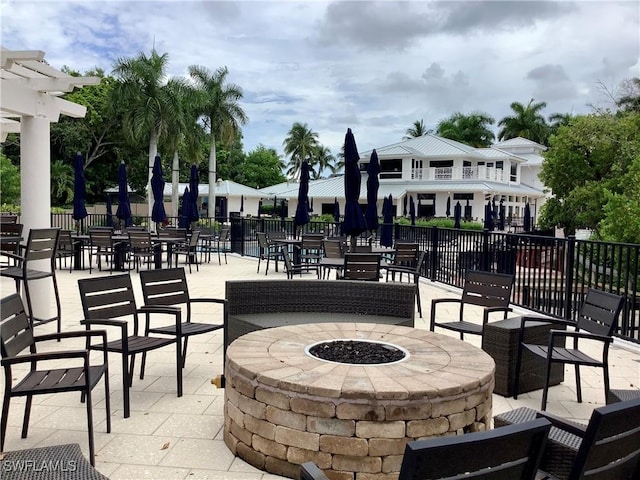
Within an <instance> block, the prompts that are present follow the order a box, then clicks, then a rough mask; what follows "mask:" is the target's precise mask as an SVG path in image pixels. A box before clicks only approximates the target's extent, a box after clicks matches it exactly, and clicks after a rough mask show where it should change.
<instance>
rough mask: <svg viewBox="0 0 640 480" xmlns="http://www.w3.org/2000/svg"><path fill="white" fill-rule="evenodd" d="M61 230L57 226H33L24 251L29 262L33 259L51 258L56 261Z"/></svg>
mask: <svg viewBox="0 0 640 480" xmlns="http://www.w3.org/2000/svg"><path fill="white" fill-rule="evenodd" d="M59 235H60V230H59V229H57V228H37V229H34V228H32V229H31V230H30V231H29V239H28V240H27V246H26V248H25V251H24V259H25V260H26V261H27V262H30V261H33V260H50V261H51V263H53V262H54V260H55V256H56V249H57V247H58V237H59Z"/></svg>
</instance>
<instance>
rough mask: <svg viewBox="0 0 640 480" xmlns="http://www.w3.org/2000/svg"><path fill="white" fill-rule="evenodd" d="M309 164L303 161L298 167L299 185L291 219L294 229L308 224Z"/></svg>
mask: <svg viewBox="0 0 640 480" xmlns="http://www.w3.org/2000/svg"><path fill="white" fill-rule="evenodd" d="M308 199H309V163H308V162H307V161H306V160H305V161H304V162H302V165H301V166H300V184H299V185H298V206H297V207H296V216H295V217H294V218H293V225H294V228H298V227H302V226H303V225H306V224H307V223H309V204H308V201H309V200H308Z"/></svg>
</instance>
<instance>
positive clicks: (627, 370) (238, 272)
mask: <svg viewBox="0 0 640 480" xmlns="http://www.w3.org/2000/svg"><path fill="white" fill-rule="evenodd" d="M272 260H273V258H272ZM257 263H258V259H257V258H250V257H241V256H239V255H237V254H231V253H230V254H229V255H228V263H227V264H225V262H214V261H212V262H210V263H207V262H204V263H201V264H200V265H199V272H196V269H194V272H193V274H192V275H186V281H187V283H188V286H189V296H190V297H191V298H198V297H206V298H212V297H213V298H225V287H226V281H228V280H245V281H246V280H262V281H271V280H275V281H280V282H285V281H286V282H291V283H292V285H293V283H294V282H298V281H300V280H299V279H300V278H301V277H300V276H299V275H295V276H294V277H293V279H292V280H287V273H286V272H285V269H280V270H279V271H278V272H276V271H275V269H270V270H269V274H268V276H265V273H264V269H263V271H262V272H257ZM180 266H181V267H182V262H181V265H180ZM185 267H186V268H188V266H186V265H185ZM141 271H142V273H144V272H145V270H144V269H141ZM130 275H131V283H132V285H133V289H134V294H135V298H136V303H137V305H143V304H144V302H143V293H142V288H141V282H140V274H139V273H136V272H135V270H133V271H130ZM56 276H57V280H58V286H59V291H60V300H61V305H62V331H63V332H64V331H68V330H81V329H83V328H84V327H83V326H81V324H80V321H81V320H82V319H83V317H84V314H83V309H82V304H81V302H80V293H79V289H78V280H80V279H87V278H97V277H99V276H105V277H109V276H110V273H109V271H108V269H103V271H102V272H99V271H97V270H94V271H93V272H92V273H90V272H89V271H88V270H72V271H71V272H69V270H68V269H61V270H58V271H57V272H56ZM111 276H112V277H113V276H115V275H114V274H111ZM316 278H317V276H316V274H315V273H311V274H302V279H303V281H308V280H311V279H313V280H315V279H316ZM380 281H381V282H383V281H384V279H381V280H380ZM14 292H15V285H14V281H13V279H10V278H1V279H0V295H1V296H2V297H5V296H8V295H10V294H12V293H14ZM292 292H293V289H292ZM302 294H303V293H302ZM419 295H420V300H421V303H422V305H424V307H425V308H426V309H429V308H430V307H429V306H430V304H431V301H432V300H434V299H441V298H460V295H461V290H459V289H458V290H456V289H453V288H451V287H446V286H444V285H441V284H435V283H433V282H430V281H428V280H426V279H424V278H422V279H420V291H419ZM51 298H52V301H51V307H50V308H51V313H52V314H53V313H54V312H55V302H54V301H53V295H52V292H51ZM222 310H223V307H222V305H213V306H211V305H198V304H194V305H193V311H192V312H191V314H192V316H193V319H194V321H199V320H198V316H199V315H202V314H204V313H205V312H207V313H208V314H210V313H211V312H214V313H213V314H214V316H215V317H217V318H219V319H220V320H221V319H222V318H223V311H222ZM416 313H417V311H416ZM527 313H528V312H527V311H525V310H522V309H519V308H517V307H514V308H513V313H512V314H510V316H521V315H524V314H527ZM458 315H459V309H458V308H457V305H455V304H451V307H450V308H449V306H448V305H447V304H441V305H440V306H439V308H438V319H439V320H445V321H446V320H450V321H458V320H459V316H458ZM464 315H465V318H467V319H469V320H471V321H474V322H476V323H481V322H482V315H483V309H482V308H481V307H476V306H474V305H469V306H468V307H465V310H464ZM425 317H426V316H425ZM183 319H184V318H183ZM414 321H415V328H418V329H421V330H425V331H427V330H429V321H430V319H429V318H420V317H419V316H418V315H417V314H416V315H415V319H414ZM55 330H56V325H55V322H51V323H48V324H44V325H38V326H36V327H35V333H36V334H38V335H39V334H48V333H53V332H55ZM439 333H441V334H445V335H450V336H452V337H454V338H459V334H458V332H455V331H445V330H444V329H440V331H439ZM76 342H77V343H76V346H77V347H79V348H83V345H84V340H82V339H78V340H76ZM465 342H468V343H470V344H472V345H475V346H478V347H480V345H481V342H482V338H481V336H479V335H469V336H468V338H467V336H465ZM72 343H73V340H72ZM623 347H624V348H623ZM68 348H69V347H68V344H67V343H65V345H64V346H60V345H59V344H58V343H57V342H55V341H52V342H46V343H45V344H43V345H41V346H40V347H39V351H57V350H63V349H68ZM175 348H176V347H175V346H174V345H168V346H166V347H164V348H161V349H158V350H153V351H149V352H148V353H147V358H146V369H145V376H144V379H140V378H139V365H137V366H136V369H135V372H134V373H133V375H134V379H133V382H132V385H131V387H130V389H129V393H130V396H131V403H130V409H131V411H130V417H129V418H124V411H123V409H124V407H123V405H124V402H123V396H124V392H123V387H122V383H123V382H122V377H121V375H122V373H121V372H122V366H121V356H120V355H117V354H114V355H111V354H110V356H109V364H110V368H109V371H110V380H111V382H110V387H111V433H106V430H107V428H106V424H105V419H104V416H103V415H102V412H103V411H104V408H105V398H104V393H103V392H104V389H103V388H102V386H98V388H96V389H95V390H94V391H93V398H92V402H93V409H94V412H95V413H96V415H94V425H93V426H94V437H95V465H96V469H97V470H98V471H99V472H100V473H101V474H103V475H105V476H106V477H108V478H111V479H112V480H117V479H133V478H135V479H143V478H154V479H156V478H167V479H185V480H186V479H201V478H210V479H211V478H213V479H216V478H217V479H222V478H224V479H229V480H234V479H236V480H275V479H279V478H282V477H279V476H277V475H273V474H269V473H266V472H263V471H261V470H258V469H256V468H254V467H253V466H251V465H249V464H248V463H246V462H245V461H243V460H241V459H240V458H238V457H235V456H234V455H233V454H232V453H231V451H230V450H229V448H228V447H227V446H226V444H225V442H224V440H223V430H224V428H223V426H224V411H223V409H224V390H222V389H218V388H216V387H215V386H214V385H212V384H211V380H212V378H214V377H216V376H217V375H220V374H221V373H222V368H223V353H222V352H223V329H217V330H213V331H210V332H207V333H202V334H199V335H193V336H192V337H190V339H189V348H188V350H187V351H186V357H185V359H184V360H185V362H184V369H183V371H182V376H183V378H182V383H183V394H182V396H181V397H177V396H176V361H177V360H176V351H175ZM586 348H587V349H588V348H589V347H586ZM97 354H98V353H95V355H97ZM608 360H609V373H610V384H611V392H616V391H619V390H633V389H636V390H637V389H638V383H639V378H638V372H639V369H640V346H638V345H633V344H628V343H625V344H624V345H622V344H621V342H619V341H618V340H617V339H616V341H614V343H613V345H612V346H611V348H610V351H609V359H608ZM27 370H28V365H27V366H22V367H21V369H15V375H14V376H15V377H17V378H21V377H22V376H23V375H24V374H25V373H26V371H27ZM2 375H4V373H3V374H2ZM603 381H604V380H603V375H602V370H601V369H598V368H591V367H587V368H583V370H582V371H581V383H582V397H583V403H577V402H576V387H575V385H576V382H575V372H574V369H573V367H572V366H571V365H568V366H565V367H564V381H563V382H562V383H560V384H558V385H554V386H551V387H550V388H549V394H548V402H547V412H549V413H552V414H555V415H558V416H560V417H562V418H564V419H566V420H572V421H577V422H581V423H583V424H587V423H588V422H589V419H590V418H591V415H592V412H593V410H594V409H595V408H598V407H602V406H604V405H605V403H606V401H605V396H604V388H603ZM0 383H1V384H2V386H0V388H2V389H4V381H3V382H0ZM541 398H542V390H541V389H538V390H533V391H529V392H522V393H520V395H519V396H518V399H517V400H514V399H513V398H512V397H502V396H500V395H497V394H493V397H492V413H493V415H494V416H495V415H499V414H501V413H504V412H508V411H511V410H513V409H516V408H519V407H528V408H531V409H536V410H538V409H539V406H540V404H541ZM23 413H24V400H23V399H22V398H15V399H13V400H12V402H11V409H10V411H9V420H8V429H7V435H6V441H5V449H6V450H7V451H16V450H25V449H31V448H37V447H48V446H56V445H66V444H74V443H77V444H79V445H80V448H81V450H82V454H83V455H84V457H85V458H86V459H89V446H88V442H87V422H86V405H85V404H83V403H81V402H80V394H79V393H78V392H69V393H56V394H51V395H38V396H37V397H34V399H33V406H32V409H31V418H30V425H29V435H28V437H27V438H26V439H21V438H20V436H21V435H20V433H21V428H22V417H23Z"/></svg>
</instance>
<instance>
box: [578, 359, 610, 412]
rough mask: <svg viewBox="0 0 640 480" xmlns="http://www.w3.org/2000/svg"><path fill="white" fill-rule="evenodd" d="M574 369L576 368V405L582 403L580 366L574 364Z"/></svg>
mask: <svg viewBox="0 0 640 480" xmlns="http://www.w3.org/2000/svg"><path fill="white" fill-rule="evenodd" d="M575 368H576V392H577V394H578V403H582V382H580V365H578V364H576V365H575ZM605 398H606V397H605Z"/></svg>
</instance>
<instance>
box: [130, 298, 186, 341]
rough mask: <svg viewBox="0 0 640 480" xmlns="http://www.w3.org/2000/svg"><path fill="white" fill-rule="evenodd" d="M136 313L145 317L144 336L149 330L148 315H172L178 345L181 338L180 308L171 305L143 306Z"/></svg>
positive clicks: (149, 320)
mask: <svg viewBox="0 0 640 480" xmlns="http://www.w3.org/2000/svg"><path fill="white" fill-rule="evenodd" d="M137 312H138V313H144V314H145V316H146V322H145V330H144V331H145V335H149V331H150V329H151V325H150V322H151V315H150V314H152V313H160V314H164V315H174V316H175V320H176V342H178V343H180V337H181V336H182V309H181V308H180V307H174V306H172V305H143V306H142V307H140V308H139V309H138V310H137Z"/></svg>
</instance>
